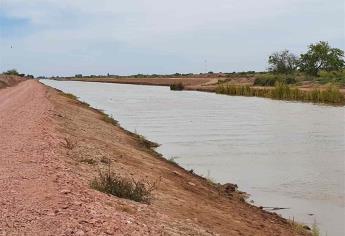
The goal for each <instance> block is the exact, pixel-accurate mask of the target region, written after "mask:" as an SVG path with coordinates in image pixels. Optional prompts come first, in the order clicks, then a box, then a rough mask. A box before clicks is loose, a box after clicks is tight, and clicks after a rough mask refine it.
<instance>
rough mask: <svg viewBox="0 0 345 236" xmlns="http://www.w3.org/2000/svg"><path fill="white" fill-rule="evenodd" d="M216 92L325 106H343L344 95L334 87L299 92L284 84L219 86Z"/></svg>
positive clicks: (299, 90) (344, 102)
mask: <svg viewBox="0 0 345 236" xmlns="http://www.w3.org/2000/svg"><path fill="white" fill-rule="evenodd" d="M216 92H217V93H219V94H227V95H237V96H255V97H265V98H272V99H280V100H288V101H304V102H314V103H327V104H345V98H344V95H343V94H342V93H341V92H340V91H339V89H338V88H337V87H336V86H334V85H329V86H328V87H327V88H326V89H319V88H313V89H311V90H301V89H298V88H296V87H291V86H289V85H287V84H285V83H282V82H277V83H276V84H275V87H273V88H255V87H250V86H248V85H244V86H243V85H232V84H220V85H218V87H217V89H216Z"/></svg>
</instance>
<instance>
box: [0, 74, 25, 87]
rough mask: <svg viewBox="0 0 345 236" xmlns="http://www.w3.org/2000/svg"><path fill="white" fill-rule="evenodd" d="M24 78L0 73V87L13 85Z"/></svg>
mask: <svg viewBox="0 0 345 236" xmlns="http://www.w3.org/2000/svg"><path fill="white" fill-rule="evenodd" d="M24 80H26V79H25V78H23V77H19V76H12V75H0V89H1V88H5V87H9V86H14V85H16V84H18V83H20V82H23V81H24Z"/></svg>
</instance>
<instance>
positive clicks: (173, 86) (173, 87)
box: [170, 82, 184, 91]
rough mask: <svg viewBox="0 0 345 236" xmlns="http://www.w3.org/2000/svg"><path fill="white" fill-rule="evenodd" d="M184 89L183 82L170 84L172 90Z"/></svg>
mask: <svg viewBox="0 0 345 236" xmlns="http://www.w3.org/2000/svg"><path fill="white" fill-rule="evenodd" d="M183 89H184V85H183V84H182V83H181V82H179V83H176V84H171V85H170V90H175V91H181V90H183Z"/></svg>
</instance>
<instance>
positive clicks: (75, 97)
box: [61, 92, 78, 100]
mask: <svg viewBox="0 0 345 236" xmlns="http://www.w3.org/2000/svg"><path fill="white" fill-rule="evenodd" d="M61 94H62V95H63V96H65V97H66V98H70V99H73V100H78V97H77V96H75V95H73V94H71V93H64V92H62V93H61Z"/></svg>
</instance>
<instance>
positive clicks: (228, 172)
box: [41, 80, 345, 236]
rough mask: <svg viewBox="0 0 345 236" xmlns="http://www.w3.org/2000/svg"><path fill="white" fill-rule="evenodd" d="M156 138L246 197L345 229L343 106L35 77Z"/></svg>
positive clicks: (189, 165) (167, 151)
mask: <svg viewBox="0 0 345 236" xmlns="http://www.w3.org/2000/svg"><path fill="white" fill-rule="evenodd" d="M41 82H43V83H45V84H47V85H49V86H52V87H55V88H57V89H60V90H62V91H64V92H67V93H72V94H74V95H76V96H77V97H79V98H80V100H82V101H85V102H87V103H89V104H90V105H91V106H92V107H95V108H98V109H102V110H104V111H105V112H106V113H107V114H110V115H112V116H113V117H114V118H115V119H116V120H118V121H119V123H120V124H121V126H122V127H124V128H126V129H128V130H130V131H133V132H137V133H139V134H142V135H144V136H145V137H146V138H148V139H149V140H152V141H154V142H157V143H159V144H161V146H160V147H159V148H157V151H158V152H160V153H162V154H163V155H164V156H165V157H166V158H174V160H175V161H176V162H177V163H179V164H180V165H181V166H183V167H184V168H185V169H188V170H189V169H193V170H194V171H195V172H196V173H198V174H201V175H203V176H205V177H209V178H211V179H213V180H214V181H216V182H220V183H227V182H230V183H236V184H237V185H238V186H239V189H240V190H242V191H245V192H248V193H249V194H251V196H250V199H249V201H253V204H255V205H258V206H264V207H279V208H286V209H283V210H277V211H275V212H276V213H278V214H281V215H282V216H283V217H285V218H290V219H295V220H297V221H300V222H303V223H305V224H308V225H312V224H313V223H316V224H317V225H318V227H319V228H320V232H321V235H326V234H327V235H328V236H333V235H335V236H338V235H339V236H340V235H345V228H344V227H345V226H344V222H345V215H344V214H345V190H344V189H345V184H344V183H345V133H344V132H345V129H344V128H345V120H344V119H345V118H344V116H345V108H344V107H332V106H324V105H314V104H308V103H297V102H285V101H276V100H270V99H264V98H255V97H235V96H225V95H217V94H213V93H203V92H195V91H170V90H169V88H168V87H159V86H157V87H155V86H140V85H124V84H107V83H88V82H71V81H52V80H41Z"/></svg>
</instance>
